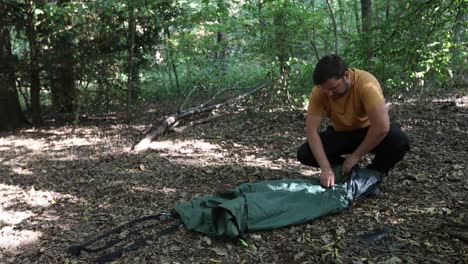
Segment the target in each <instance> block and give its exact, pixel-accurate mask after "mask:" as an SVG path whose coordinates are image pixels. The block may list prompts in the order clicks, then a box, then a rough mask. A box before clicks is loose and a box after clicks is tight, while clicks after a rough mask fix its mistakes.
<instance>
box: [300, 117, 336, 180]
mask: <svg viewBox="0 0 468 264" xmlns="http://www.w3.org/2000/svg"><path fill="white" fill-rule="evenodd" d="M320 123H322V116H316V115H307V120H306V135H307V142H308V143H309V147H310V150H311V151H312V154H314V157H315V160H316V161H317V163H318V164H319V166H320V169H321V170H322V172H321V173H320V183H321V184H322V186H324V187H331V186H333V185H334V184H335V175H334V174H333V171H332V169H331V166H330V162H329V161H328V159H327V156H326V155H325V150H324V149H323V144H322V140H321V139H320V136H319V133H318V129H319V127H320Z"/></svg>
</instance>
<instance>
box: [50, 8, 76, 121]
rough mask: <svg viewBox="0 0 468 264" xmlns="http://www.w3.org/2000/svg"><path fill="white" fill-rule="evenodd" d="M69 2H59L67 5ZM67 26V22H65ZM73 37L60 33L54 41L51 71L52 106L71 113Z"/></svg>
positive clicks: (74, 94)
mask: <svg viewBox="0 0 468 264" xmlns="http://www.w3.org/2000/svg"><path fill="white" fill-rule="evenodd" d="M69 1H70V0H60V1H59V3H60V4H63V3H67V2H69ZM65 23H67V24H68V21H67V22H65ZM73 52H74V51H73V36H72V33H70V32H67V31H65V32H61V33H59V34H58V36H57V38H56V39H55V44H54V54H55V56H54V60H55V65H53V66H52V71H51V73H50V74H51V75H52V76H51V81H52V82H51V94H52V106H53V107H54V109H56V110H59V111H61V112H67V113H71V112H73V111H74V109H75V97H76V87H75V62H74V59H73Z"/></svg>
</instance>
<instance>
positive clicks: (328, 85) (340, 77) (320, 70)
mask: <svg viewBox="0 0 468 264" xmlns="http://www.w3.org/2000/svg"><path fill="white" fill-rule="evenodd" d="M314 84H315V85H317V86H318V87H319V88H320V90H321V91H322V92H323V93H325V94H327V96H328V97H330V98H331V99H337V98H340V97H341V96H343V95H344V94H345V93H346V92H347V91H348V89H349V85H350V79H349V71H348V66H347V65H346V62H345V61H344V60H343V59H342V58H340V57H339V56H338V55H334V54H332V55H328V56H325V57H323V58H321V59H320V60H319V61H318V63H317V65H316V66H315V70H314Z"/></svg>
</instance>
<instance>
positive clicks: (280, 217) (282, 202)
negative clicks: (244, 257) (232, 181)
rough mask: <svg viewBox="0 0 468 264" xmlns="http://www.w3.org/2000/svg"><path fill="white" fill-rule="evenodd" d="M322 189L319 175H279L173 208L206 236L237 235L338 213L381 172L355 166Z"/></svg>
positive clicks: (372, 186)
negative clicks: (302, 176) (312, 176)
mask: <svg viewBox="0 0 468 264" xmlns="http://www.w3.org/2000/svg"><path fill="white" fill-rule="evenodd" d="M334 171H335V176H336V183H335V185H334V186H333V187H332V188H323V187H322V186H321V185H320V181H319V179H316V178H313V179H283V180H274V181H263V182H257V183H245V184H242V185H240V186H238V187H237V188H234V189H232V190H230V191H227V192H224V193H219V194H213V195H205V196H202V197H200V198H197V199H194V200H192V201H190V202H185V203H181V204H178V205H177V206H176V207H175V211H176V213H177V214H178V215H179V216H180V218H181V219H182V221H183V223H184V225H185V227H186V228H187V229H189V230H193V231H197V232H201V233H204V234H207V235H209V236H224V237H228V238H236V237H238V236H239V235H242V234H243V233H246V232H252V231H259V230H270V229H275V228H280V227H284V226H288V225H295V224H302V223H306V222H308V221H311V220H313V219H316V218H318V217H321V216H324V215H328V214H331V213H336V212H339V211H341V210H343V209H345V208H347V207H348V205H349V204H350V202H351V201H353V200H356V199H359V198H361V197H365V196H367V195H368V194H369V193H371V192H372V191H373V190H374V189H375V188H376V187H377V186H378V184H380V182H381V181H382V174H381V173H379V172H377V171H375V170H371V169H366V168H355V169H353V170H352V171H351V173H350V174H349V175H346V176H341V167H336V168H334Z"/></svg>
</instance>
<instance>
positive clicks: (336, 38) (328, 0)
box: [326, 0, 338, 54]
mask: <svg viewBox="0 0 468 264" xmlns="http://www.w3.org/2000/svg"><path fill="white" fill-rule="evenodd" d="M326 2H327V6H328V10H329V11H330V17H331V20H332V22H333V35H334V37H335V54H338V33H337V28H336V20H335V15H334V14H333V9H332V7H331V4H330V0H327V1H326Z"/></svg>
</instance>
